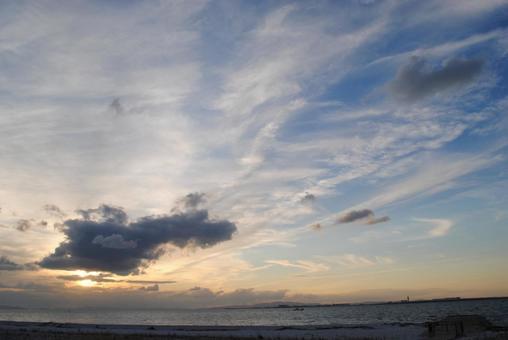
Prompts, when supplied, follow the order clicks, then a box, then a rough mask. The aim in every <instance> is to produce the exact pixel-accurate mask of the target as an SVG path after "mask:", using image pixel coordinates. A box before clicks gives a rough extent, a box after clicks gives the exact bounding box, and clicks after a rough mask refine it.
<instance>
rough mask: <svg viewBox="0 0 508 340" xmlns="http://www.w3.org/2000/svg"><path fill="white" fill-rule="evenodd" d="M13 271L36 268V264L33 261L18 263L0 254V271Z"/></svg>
mask: <svg viewBox="0 0 508 340" xmlns="http://www.w3.org/2000/svg"><path fill="white" fill-rule="evenodd" d="M2 270H5V271H14V270H37V265H35V264H34V263H26V264H18V263H15V262H13V261H11V260H10V259H9V258H8V257H6V256H0V271H2Z"/></svg>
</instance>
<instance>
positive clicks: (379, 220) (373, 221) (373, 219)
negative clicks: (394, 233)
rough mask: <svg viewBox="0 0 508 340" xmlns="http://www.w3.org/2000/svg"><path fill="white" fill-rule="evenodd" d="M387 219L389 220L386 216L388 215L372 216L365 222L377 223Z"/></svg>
mask: <svg viewBox="0 0 508 340" xmlns="http://www.w3.org/2000/svg"><path fill="white" fill-rule="evenodd" d="M389 220H390V217H388V216H383V217H377V218H372V219H370V220H368V221H367V222H366V224H378V223H383V222H388V221H389Z"/></svg>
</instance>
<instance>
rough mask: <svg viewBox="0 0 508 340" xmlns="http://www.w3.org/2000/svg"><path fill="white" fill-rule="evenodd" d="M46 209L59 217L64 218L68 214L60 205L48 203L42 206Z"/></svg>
mask: <svg viewBox="0 0 508 340" xmlns="http://www.w3.org/2000/svg"><path fill="white" fill-rule="evenodd" d="M42 208H43V209H44V211H46V212H47V213H48V214H49V215H51V216H54V217H58V218H64V217H65V216H66V215H67V214H66V213H65V212H63V211H62V209H60V208H59V207H57V206H56V205H54V204H46V205H44V207H42Z"/></svg>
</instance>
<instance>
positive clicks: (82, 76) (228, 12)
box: [0, 0, 508, 308]
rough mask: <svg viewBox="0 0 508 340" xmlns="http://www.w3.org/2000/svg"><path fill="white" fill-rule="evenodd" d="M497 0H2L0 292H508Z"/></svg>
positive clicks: (506, 28) (110, 297)
mask: <svg viewBox="0 0 508 340" xmlns="http://www.w3.org/2000/svg"><path fill="white" fill-rule="evenodd" d="M507 33H508V2H507V1H501V0H484V1H476V0H448V1H442V0H428V1H409V0H404V1H389V0H386V1H381V0H379V1H378V0H358V1H354V0H351V1H294V2H293V1H199V0H192V1H114V0H103V1H77V0H76V1H45V0H42V1H7V0H6V1H0V208H1V210H0V304H1V305H13V306H23V307H41V306H45V307H62V306H65V307H87V306H94V307H115V308H131V307H146V308H195V307H213V306H225V305H244V304H256V303H265V302H271V301H298V302H308V303H340V302H362V301H387V300H395V301H396V300H400V299H405V298H406V296H410V298H411V299H428V298H438V297H449V296H462V297H479V296H507V295H508V266H507V264H506V258H507V257H508V247H506V243H507V241H508V211H507V207H508V166H507V165H508V160H507V157H508V134H507V132H508V112H507V109H508V58H507V56H508V34H507Z"/></svg>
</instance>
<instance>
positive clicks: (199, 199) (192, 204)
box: [177, 192, 206, 210]
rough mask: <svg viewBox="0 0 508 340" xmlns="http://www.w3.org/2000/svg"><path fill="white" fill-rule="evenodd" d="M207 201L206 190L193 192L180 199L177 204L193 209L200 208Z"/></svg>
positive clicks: (185, 208) (180, 206) (183, 207)
mask: <svg viewBox="0 0 508 340" xmlns="http://www.w3.org/2000/svg"><path fill="white" fill-rule="evenodd" d="M205 202H206V194H205V193H204V192H191V193H190V194H187V195H185V196H184V197H182V198H181V199H179V200H178V204H177V206H178V207H179V208H182V209H183V210H192V209H196V208H198V207H199V206H200V205H202V204H204V203H205Z"/></svg>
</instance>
